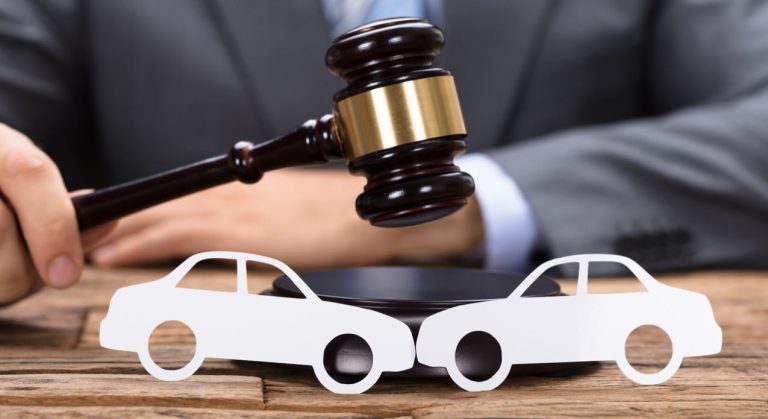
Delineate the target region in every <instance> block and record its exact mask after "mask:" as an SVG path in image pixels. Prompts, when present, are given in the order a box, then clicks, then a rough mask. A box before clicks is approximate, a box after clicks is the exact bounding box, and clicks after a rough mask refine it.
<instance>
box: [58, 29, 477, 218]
mask: <svg viewBox="0 0 768 419" xmlns="http://www.w3.org/2000/svg"><path fill="white" fill-rule="evenodd" d="M443 44H444V38H443V33H442V31H441V30H440V29H439V28H437V27H435V26H433V25H432V24H430V23H429V22H428V21H426V20H423V19H416V18H393V19H383V20H378V21H375V22H372V23H369V24H367V25H364V26H361V27H358V28H355V29H353V30H351V31H349V32H346V33H344V34H342V35H340V36H339V37H338V38H336V39H335V40H334V41H333V43H332V45H331V47H330V48H329V49H328V51H327V52H326V56H325V62H326V67H327V68H328V69H329V70H330V71H331V72H332V73H333V74H335V75H337V76H339V77H341V78H342V79H343V80H344V81H345V82H346V83H347V85H346V87H345V88H343V89H342V90H340V91H339V92H337V93H336V94H335V96H334V98H333V102H334V107H333V112H332V114H329V115H324V116H322V117H320V118H319V119H310V120H308V121H306V122H304V123H303V124H301V126H300V127H299V128H298V129H296V130H295V131H293V132H290V133H288V134H285V135H283V136H280V137H277V138H274V139H272V140H269V141H266V142H263V143H260V144H253V143H250V142H238V143H236V144H235V145H234V146H232V148H231V149H230V150H229V153H228V154H224V155H221V156H217V157H212V158H209V159H206V160H202V161H200V162H197V163H193V164H190V165H187V166H183V167H180V168H177V169H173V170H170V171H167V172H164V173H160V174H157V175H153V176H149V177H146V178H143V179H139V180H135V181H131V182H127V183H124V184H120V185H116V186H111V187H107V188H104V189H100V190H97V191H95V192H92V193H90V194H86V195H81V196H78V197H75V198H73V199H72V202H73V203H74V207H75V211H76V213H77V221H78V224H79V228H80V230H86V229H88V228H91V227H94V226H96V225H99V224H102V223H105V222H108V221H112V220H115V219H117V218H120V217H123V216H125V215H128V214H131V213H134V212H136V211H140V210H142V209H145V208H148V207H151V206H153V205H157V204H160V203H162V202H166V201H169V200H171V199H175V198H179V197H181V196H184V195H188V194H191V193H194V192H198V191H201V190H203V189H207V188H210V187H213V186H217V185H221V184H224V183H228V182H232V181H235V180H237V181H240V182H243V183H255V182H257V181H259V179H261V177H262V176H263V175H264V172H267V171H269V170H275V169H281V168H286V167H293V166H301V165H309V164H320V163H327V162H329V161H331V160H339V159H345V160H346V163H347V167H348V169H349V172H350V173H352V174H353V175H362V176H365V177H366V179H367V183H366V185H365V188H364V190H363V192H362V193H361V194H360V195H359V196H358V197H357V200H356V202H355V206H356V209H357V213H358V215H359V216H360V217H361V218H363V219H365V220H368V221H369V222H370V223H371V224H372V225H374V226H380V227H402V226H409V225H415V224H421V223H425V222H428V221H432V220H436V219H439V218H442V217H444V216H446V215H449V214H451V213H453V212H454V211H456V210H458V209H459V208H461V207H462V206H463V205H465V204H466V203H467V199H468V198H469V197H470V196H471V195H472V193H473V192H474V182H473V180H472V177H471V176H470V175H468V174H467V173H464V172H462V171H461V170H460V169H459V168H458V167H457V166H456V165H455V164H454V162H453V158H454V157H455V156H457V155H458V154H460V153H462V152H464V151H465V149H466V142H465V140H464V138H465V137H466V135H467V132H466V129H465V127H464V120H463V117H462V114H461V108H460V106H459V100H458V95H457V93H456V87H455V84H454V81H453V77H452V76H451V73H449V72H448V71H446V70H443V69H441V68H436V67H433V64H434V61H435V58H436V57H437V54H438V53H439V52H440V50H441V49H442V47H443Z"/></svg>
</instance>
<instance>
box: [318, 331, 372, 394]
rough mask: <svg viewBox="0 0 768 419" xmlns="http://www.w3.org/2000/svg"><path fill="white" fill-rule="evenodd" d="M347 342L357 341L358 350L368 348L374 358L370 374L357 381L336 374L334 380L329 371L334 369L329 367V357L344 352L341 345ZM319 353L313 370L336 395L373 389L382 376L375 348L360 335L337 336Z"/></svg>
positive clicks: (350, 377)
mask: <svg viewBox="0 0 768 419" xmlns="http://www.w3.org/2000/svg"><path fill="white" fill-rule="evenodd" d="M345 340H346V341H350V340H352V341H355V340H356V341H357V342H355V343H356V346H357V347H358V348H360V346H361V345H362V347H363V348H367V350H368V351H370V354H371V358H372V361H371V364H370V369H369V371H368V373H367V374H366V375H365V376H363V377H362V378H360V379H356V378H355V377H354V376H344V377H341V376H338V375H336V374H334V375H336V377H335V378H334V377H333V376H331V372H329V371H328V370H329V369H332V368H330V365H329V362H331V360H330V359H329V357H331V356H333V355H334V354H336V353H337V352H338V351H339V350H340V349H341V350H343V348H340V345H341V343H342V342H344V341H345ZM319 352H320V353H319V356H318V357H317V358H316V361H315V363H314V364H313V365H312V369H313V370H314V372H315V376H316V377H317V380H318V381H320V384H322V385H323V387H325V388H327V389H328V390H330V391H332V392H334V393H339V394H359V393H362V392H364V391H366V390H368V389H369V388H371V387H373V385H374V384H376V382H377V381H378V380H379V377H380V376H381V369H380V368H379V367H378V362H377V359H376V355H375V352H374V351H373V348H371V346H370V344H369V343H368V342H367V341H366V340H365V339H364V338H363V337H361V336H359V335H355V334H343V335H339V336H336V337H335V338H333V339H331V340H330V341H329V342H328V343H327V344H326V345H325V346H324V347H323V349H322V351H319Z"/></svg>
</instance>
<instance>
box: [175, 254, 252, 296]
mask: <svg viewBox="0 0 768 419" xmlns="http://www.w3.org/2000/svg"><path fill="white" fill-rule="evenodd" d="M205 271H209V272H205ZM171 276H172V277H177V278H178V279H176V280H175V281H174V284H173V286H174V287H175V288H182V289H195V290H203V291H221V292H236V291H237V267H236V261H235V260H234V259H230V258H221V257H199V258H194V259H192V258H190V259H187V260H186V261H184V262H183V263H182V264H181V265H179V267H178V268H177V269H176V270H174V274H173V275H171Z"/></svg>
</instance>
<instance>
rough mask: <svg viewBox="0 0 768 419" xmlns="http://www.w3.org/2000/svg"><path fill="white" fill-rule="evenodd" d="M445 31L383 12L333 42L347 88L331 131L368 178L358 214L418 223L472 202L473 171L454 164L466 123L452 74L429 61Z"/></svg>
mask: <svg viewBox="0 0 768 419" xmlns="http://www.w3.org/2000/svg"><path fill="white" fill-rule="evenodd" d="M442 46H443V33H442V31H441V30H440V29H438V28H437V27H435V26H433V25H431V24H430V23H429V22H427V21H426V20H423V19H415V18H395V19H384V20H379V21H376V22H372V23H370V24H368V25H365V26H361V27H359V28H356V29H354V30H352V31H350V32H347V33H345V34H343V35H341V36H339V37H338V38H336V39H335V40H334V41H333V45H332V46H331V47H330V48H329V49H328V52H327V54H326V56H325V62H326V65H327V67H328V69H329V70H330V71H331V72H332V73H334V74H336V75H338V76H339V77H341V78H342V79H344V80H345V81H346V82H347V87H346V88H344V89H343V90H341V91H339V92H338V93H336V96H335V97H334V102H335V106H334V120H335V128H334V129H335V132H334V136H335V137H336V138H337V139H338V140H339V141H340V143H341V146H342V149H343V153H344V156H345V158H346V160H347V166H348V168H349V170H350V172H352V173H353V174H358V175H364V176H366V178H367V180H368V183H367V185H366V186H365V190H364V191H363V193H362V194H361V195H360V196H358V198H357V202H356V207H357V212H358V214H359V215H360V216H361V217H362V218H364V219H366V220H369V221H370V222H371V224H373V225H376V226H382V227H401V226H408V225H413V224H420V223H424V222H428V221H432V220H435V219H438V218H441V217H444V216H446V215H448V214H450V213H452V212H454V211H456V210H458V209H459V208H461V207H462V206H463V205H465V204H466V203H467V199H468V198H469V197H470V196H471V195H472V193H473V192H474V188H475V185H474V182H473V180H472V177H471V176H469V175H468V174H467V173H464V172H462V171H461V170H459V168H458V167H457V166H456V165H454V164H453V158H454V157H455V156H457V155H458V154H460V153H462V152H464V150H465V149H466V143H465V142H464V137H465V136H466V134H467V133H466V129H465V128H464V120H463V118H462V115H461V108H460V107H459V101H458V96H457V94H456V87H455V85H454V82H453V77H452V76H451V74H450V73H449V72H448V71H446V70H443V69H440V68H435V67H433V66H432V64H433V62H434V60H435V58H436V56H437V54H438V52H439V51H440V49H441V48H442Z"/></svg>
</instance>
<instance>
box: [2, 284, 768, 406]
mask: <svg viewBox="0 0 768 419" xmlns="http://www.w3.org/2000/svg"><path fill="white" fill-rule="evenodd" d="M167 271H168V269H132V270H96V269H88V270H87V272H86V274H85V276H84V278H83V281H82V283H80V284H79V285H77V286H76V287H74V288H72V289H69V290H66V291H55V290H50V289H46V290H44V291H42V292H41V293H39V294H38V295H36V296H34V297H32V298H29V299H27V300H25V301H23V302H21V303H18V304H16V305H13V306H10V307H6V308H3V309H0V417H13V418H36V417H51V416H56V417H76V418H96V417H120V418H124V417H174V418H180V417H181V418H184V417H200V418H218V417H222V416H230V417H238V418H240V417H242V418H245V417H257V418H262V417H286V418H288V417H290V418H322V417H328V418H342V417H348V418H363V417H413V418H459V417H566V416H584V417H586V416H589V417H594V416H630V417H637V416H696V417H768V362H767V360H768V273H761V272H706V273H696V274H685V275H674V276H662V277H660V278H659V279H661V280H662V281H663V282H665V283H667V284H669V285H672V286H676V287H680V288H686V289H691V290H694V291H699V292H703V293H705V294H707V295H708V296H709V298H710V300H711V302H712V304H713V307H714V311H715V317H716V318H717V320H718V322H719V323H720V325H721V326H722V327H723V336H724V343H723V351H722V353H721V354H719V355H717V356H710V357H701V358H687V359H685V360H684V361H683V366H682V368H681V369H680V371H679V372H678V373H677V374H676V375H675V376H674V377H673V378H672V379H671V380H669V381H668V382H666V383H664V384H662V385H658V386H638V385H635V384H634V383H632V382H630V381H629V380H627V379H626V378H624V376H623V375H622V374H621V373H620V372H619V370H618V368H617V367H616V366H615V364H613V363H601V364H600V365H599V366H597V367H594V368H587V369H585V370H584V371H582V372H579V373H576V374H573V375H566V376H519V377H510V378H509V379H508V380H507V381H506V382H505V383H504V384H503V385H502V386H501V387H499V388H498V389H497V390H495V391H491V392H485V393H468V392H464V391H462V390H460V389H459V388H458V387H456V386H455V385H453V383H451V382H450V380H448V379H429V380H427V379H421V380H418V379H403V378H392V377H389V378H388V377H385V378H382V379H381V380H380V381H379V383H378V384H377V385H376V386H374V387H373V389H371V390H370V391H369V392H368V393H365V394H362V395H353V396H341V395H335V394H332V393H329V392H328V391H326V390H325V389H324V388H323V387H321V386H320V385H319V384H318V383H317V381H316V380H315V378H314V375H313V374H312V371H311V369H308V368H303V367H295V366H284V365H272V364H260V363H244V362H232V361H228V360H221V359H208V360H206V361H205V363H204V364H203V366H202V368H201V369H200V370H199V371H198V372H197V373H196V374H195V375H194V376H193V377H191V378H190V379H188V380H185V381H182V382H173V383H168V382H161V381H158V380H155V379H154V378H152V377H150V376H149V375H148V374H146V373H145V372H144V370H143V368H142V367H141V365H140V364H139V362H138V359H137V356H136V355H135V354H132V353H128V352H119V351H111V350H106V349H101V348H100V347H99V345H98V327H99V322H100V321H101V319H102V318H103V317H104V315H105V314H106V309H107V306H108V304H109V299H110V298H111V296H112V294H113V293H114V291H115V290H116V289H117V288H120V287H123V286H126V285H129V284H134V283H139V282H144V281H148V280H152V279H157V278H160V277H161V276H163V275H164V274H166V273H167ZM190 275H191V276H190V277H189V279H188V280H187V281H188V282H187V284H188V285H189V286H199V287H201V288H209V289H227V288H230V285H231V284H230V283H229V282H230V281H233V280H234V276H233V275H232V274H231V273H230V272H226V271H225V270H221V269H213V270H198V271H195V272H193V273H191V274H190ZM274 276H275V274H272V273H269V272H262V273H259V274H258V275H255V276H253V277H252V278H250V280H251V281H253V283H255V284H256V287H258V288H260V289H267V288H269V286H270V284H271V281H272V279H273V278H274ZM561 284H562V285H563V288H564V290H565V291H566V292H568V293H573V292H574V291H575V284H574V283H573V281H571V280H561ZM591 286H594V288H591V289H590V291H592V290H593V289H595V290H602V291H606V292H612V291H621V290H627V289H631V288H632V287H633V286H634V284H632V282H631V280H629V279H600V280H597V281H595V283H594V284H591ZM264 321H265V322H266V321H269V319H264ZM153 339H154V338H153ZM153 342H155V340H153ZM156 342H157V346H156V347H154V346H153V355H156V358H157V362H158V364H160V365H162V366H167V367H174V366H181V365H183V364H184V362H185V361H186V360H188V359H189V358H190V357H191V354H192V352H193V348H194V346H193V345H194V339H193V338H191V337H190V336H189V335H188V334H185V333H184V330H183V329H179V328H174V327H173V326H169V328H168V329H164V330H162V331H161V333H160V334H159V336H158V337H157V340H156ZM153 345H154V343H153ZM668 349H669V348H668V345H665V344H664V342H663V341H662V340H660V338H658V337H657V336H654V335H653V334H651V335H648V336H645V337H641V338H639V339H638V340H635V341H632V342H630V345H629V346H628V351H631V352H632V354H633V355H632V356H633V358H632V361H633V362H634V363H637V364H638V365H639V367H644V366H648V367H652V366H654V365H660V364H663V363H664V360H665V356H667V355H668V353H669V351H668Z"/></svg>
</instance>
